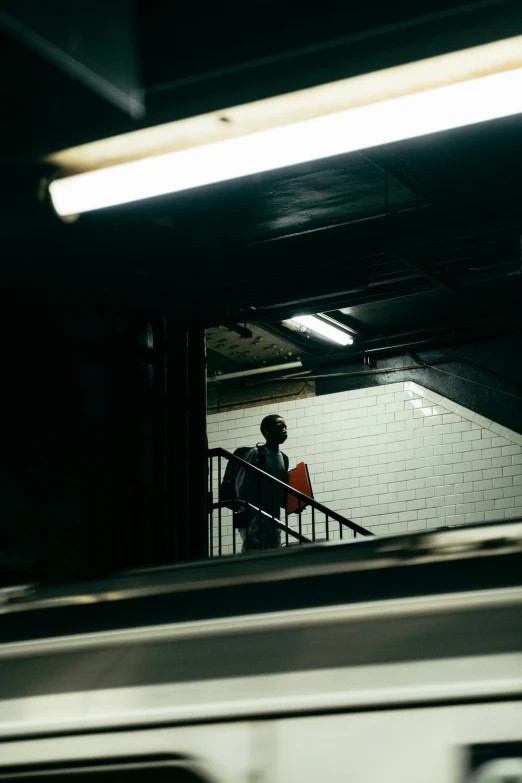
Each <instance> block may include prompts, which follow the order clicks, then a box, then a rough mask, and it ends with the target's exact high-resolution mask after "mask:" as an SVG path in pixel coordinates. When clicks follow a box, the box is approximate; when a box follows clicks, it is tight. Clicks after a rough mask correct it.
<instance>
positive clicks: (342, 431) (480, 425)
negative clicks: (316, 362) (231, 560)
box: [208, 381, 522, 554]
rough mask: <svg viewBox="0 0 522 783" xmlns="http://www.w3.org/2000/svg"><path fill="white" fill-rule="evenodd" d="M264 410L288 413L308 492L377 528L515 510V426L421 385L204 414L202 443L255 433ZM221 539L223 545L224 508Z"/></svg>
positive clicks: (253, 437)
mask: <svg viewBox="0 0 522 783" xmlns="http://www.w3.org/2000/svg"><path fill="white" fill-rule="evenodd" d="M268 413H280V414H281V415H282V416H284V418H285V419H286V421H287V423H288V429H289V438H288V441H287V443H286V444H285V446H284V450H285V451H286V453H287V454H288V456H289V458H290V467H292V466H293V465H295V464H296V463H297V462H301V461H303V462H306V463H307V464H308V468H309V471H310V476H311V481H312V487H313V490H314V496H315V498H316V499H317V500H318V501H319V502H321V503H323V504H324V505H326V506H328V507H329V508H331V509H332V510H334V511H337V512H339V513H341V514H343V515H344V516H346V517H348V518H350V519H353V520H354V521H356V522H357V523H358V524H360V525H362V526H363V527H366V528H369V529H370V530H371V531H372V532H373V533H375V534H388V533H390V534H393V533H400V532H407V531H412V530H424V529H426V528H436V527H442V526H445V525H462V524H467V523H472V522H488V521H492V520H501V519H509V518H514V517H518V516H522V435H520V434H519V433H516V432H513V431H510V430H508V428H507V427H503V426H501V425H499V424H497V423H496V422H494V421H491V420H490V419H487V418H485V417H484V416H480V415H479V414H477V413H474V412H473V411H471V410H469V409H468V408H464V407H462V406H459V405H458V404H457V403H455V402H453V401H452V400H449V399H446V398H443V397H441V396H440V395H439V394H436V393H435V392H432V391H431V390H429V389H426V388H425V387H423V386H420V385H419V384H416V383H412V382H409V381H407V382H402V383H395V384H389V385H386V386H378V387H372V388H369V389H356V390H353V391H345V392H340V393H337V394H327V395H322V396H319V397H312V398H308V399H302V400H294V401H291V402H282V403H280V404H276V405H273V404H271V405H262V406H257V407H250V408H245V409H241V410H235V411H227V412H224V413H215V414H211V415H210V416H209V417H208V440H209V447H210V448H213V447H216V446H221V447H223V448H225V449H227V450H229V451H234V449H236V448H238V447H239V446H250V445H254V444H255V443H256V442H260V441H261V433H260V432H259V424H260V421H261V419H262V418H263V416H266V414H268ZM214 485H215V486H214V489H217V476H215V477H214ZM304 521H305V528H304V531H303V532H305V534H306V533H307V532H308V531H307V529H306V520H304ZM217 524H218V523H217V517H216V518H215V519H214V528H215V535H214V542H217ZM320 532H321V531H318V533H320ZM331 537H333V538H338V537H339V534H338V533H335V532H334V534H333V536H331ZM222 542H223V549H222V553H223V554H229V553H231V552H232V548H233V547H232V527H231V514H230V512H228V511H225V513H224V514H223V517H222ZM237 545H238V548H239V547H240V542H239V537H238V541H237ZM213 549H214V554H217V543H214V547H213Z"/></svg>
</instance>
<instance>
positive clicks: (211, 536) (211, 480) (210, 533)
mask: <svg viewBox="0 0 522 783" xmlns="http://www.w3.org/2000/svg"><path fill="white" fill-rule="evenodd" d="M208 481H209V509H208V513H209V527H208V537H209V556H210V557H214V460H213V458H212V457H211V456H210V455H209V457H208ZM218 497H219V487H218ZM219 508H220V509H221V506H219Z"/></svg>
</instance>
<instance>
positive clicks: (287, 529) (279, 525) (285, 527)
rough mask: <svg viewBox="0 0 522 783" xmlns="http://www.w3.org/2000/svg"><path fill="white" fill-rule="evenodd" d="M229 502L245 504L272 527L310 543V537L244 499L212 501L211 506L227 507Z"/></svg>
mask: <svg viewBox="0 0 522 783" xmlns="http://www.w3.org/2000/svg"><path fill="white" fill-rule="evenodd" d="M230 503H237V504H238V506H245V507H248V508H252V509H253V510H254V511H256V512H259V513H260V514H261V515H262V516H264V517H266V518H267V519H268V521H269V522H271V523H272V524H273V525H274V527H277V528H279V530H282V531H283V533H288V535H289V536H291V537H292V538H295V539H296V540H297V541H300V542H301V544H311V543H312V541H311V539H310V538H307V537H306V536H303V535H301V533H297V532H296V531H295V530H292V528H291V527H288V525H285V523H284V522H281V520H280V519H276V518H275V517H272V516H270V514H267V513H266V511H263V509H262V508H258V506H254V505H253V504H252V503H247V502H246V500H239V499H237V500H229V501H228V502H227V503H225V502H223V503H213V504H212V508H219V507H220V506H221V507H223V506H225V507H226V508H228V504H230Z"/></svg>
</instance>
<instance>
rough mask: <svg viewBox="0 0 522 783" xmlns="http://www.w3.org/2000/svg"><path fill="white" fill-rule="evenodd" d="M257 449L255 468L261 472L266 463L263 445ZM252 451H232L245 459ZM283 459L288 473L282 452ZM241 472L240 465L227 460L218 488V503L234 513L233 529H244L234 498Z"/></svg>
mask: <svg viewBox="0 0 522 783" xmlns="http://www.w3.org/2000/svg"><path fill="white" fill-rule="evenodd" d="M256 448H257V464H256V468H259V469H260V470H263V468H264V467H265V462H266V448H265V446H264V445H262V446H256ZM251 449H252V446H241V447H240V448H238V449H236V450H235V451H234V456H236V457H240V458H241V459H244V458H245V455H246V454H247V453H248V452H249V451H250V450H251ZM281 455H282V457H283V463H284V466H285V473H288V467H289V460H288V457H287V455H286V454H285V453H284V452H281ZM240 470H241V465H238V464H237V463H236V462H234V460H229V462H228V464H227V467H226V469H225V475H224V476H223V480H222V482H221V485H220V487H219V502H220V503H222V504H223V505H224V506H226V507H227V508H229V509H231V511H233V512H234V527H244V526H245V524H246V523H245V522H244V512H243V513H242V512H240V511H239V510H238V507H239V504H238V503H237V497H236V479H237V474H238V473H239V471H240Z"/></svg>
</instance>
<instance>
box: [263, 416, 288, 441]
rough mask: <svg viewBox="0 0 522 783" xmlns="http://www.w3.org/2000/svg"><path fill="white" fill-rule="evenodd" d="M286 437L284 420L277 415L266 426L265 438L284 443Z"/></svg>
mask: <svg viewBox="0 0 522 783" xmlns="http://www.w3.org/2000/svg"><path fill="white" fill-rule="evenodd" d="M287 437H288V432H287V429H286V421H285V420H284V419H283V418H282V417H281V416H279V418H277V419H275V421H272V422H271V423H270V425H269V427H268V428H267V432H266V439H267V440H268V441H270V442H271V443H284V442H285V440H286V439H287Z"/></svg>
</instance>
